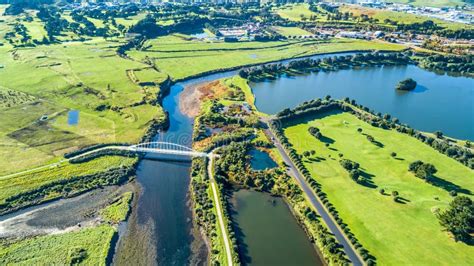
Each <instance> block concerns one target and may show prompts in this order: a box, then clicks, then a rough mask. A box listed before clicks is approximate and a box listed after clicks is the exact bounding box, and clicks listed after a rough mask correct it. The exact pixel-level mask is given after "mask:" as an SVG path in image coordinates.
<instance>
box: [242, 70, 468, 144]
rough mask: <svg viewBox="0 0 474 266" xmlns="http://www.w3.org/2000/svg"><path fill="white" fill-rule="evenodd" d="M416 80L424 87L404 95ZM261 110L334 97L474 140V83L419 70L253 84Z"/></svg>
mask: <svg viewBox="0 0 474 266" xmlns="http://www.w3.org/2000/svg"><path fill="white" fill-rule="evenodd" d="M406 78H413V79H414V80H415V81H417V83H418V86H417V88H416V89H415V90H414V91H411V92H399V91H397V90H396V89H395V87H396V84H397V83H398V82H399V81H401V80H404V79H406ZM251 87H252V90H253V92H254V94H255V96H256V97H255V98H256V105H257V108H258V109H259V110H260V111H262V112H265V113H270V114H275V113H277V112H278V111H280V110H282V109H284V108H286V107H294V106H296V105H298V104H300V103H302V102H304V101H308V100H312V99H314V98H322V97H324V96H326V95H331V96H332V97H333V98H338V99H342V98H345V97H349V98H351V99H355V100H356V101H357V102H358V103H360V104H362V105H364V106H367V107H369V108H371V109H374V110H375V111H376V112H381V113H389V114H391V115H392V117H396V118H398V119H400V121H401V122H402V123H407V124H408V125H410V126H412V127H414V128H416V129H419V130H423V131H429V132H433V131H436V130H441V131H442V132H444V133H445V134H446V135H448V136H451V137H456V138H460V139H471V140H474V104H473V103H474V79H472V78H466V77H452V76H448V75H440V74H436V73H433V72H429V71H426V70H423V69H421V68H419V67H417V66H413V65H409V66H388V67H387V66H385V67H370V68H363V69H350V70H339V71H336V72H320V73H313V74H309V75H304V76H296V77H291V78H289V77H282V78H279V79H276V80H274V81H267V82H260V83H253V84H251Z"/></svg>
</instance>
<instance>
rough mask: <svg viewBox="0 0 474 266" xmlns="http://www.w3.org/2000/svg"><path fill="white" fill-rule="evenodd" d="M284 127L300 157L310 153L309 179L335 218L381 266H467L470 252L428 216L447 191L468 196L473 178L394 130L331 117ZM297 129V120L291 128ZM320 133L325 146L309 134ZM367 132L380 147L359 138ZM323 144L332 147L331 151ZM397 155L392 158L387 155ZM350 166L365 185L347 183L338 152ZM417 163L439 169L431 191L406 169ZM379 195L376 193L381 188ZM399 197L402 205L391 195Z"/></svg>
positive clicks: (350, 117)
mask: <svg viewBox="0 0 474 266" xmlns="http://www.w3.org/2000/svg"><path fill="white" fill-rule="evenodd" d="M300 122H301V123H299V124H296V125H291V126H289V127H287V128H286V129H285V134H286V136H287V137H288V138H289V141H290V142H291V143H292V144H293V145H294V148H295V149H296V150H297V151H298V153H299V154H302V153H303V152H304V151H307V150H316V155H315V156H314V158H311V159H305V165H306V167H307V168H308V170H309V171H310V172H311V174H312V176H313V177H314V178H315V179H316V180H317V181H318V182H319V183H321V184H322V188H323V191H325V192H326V193H327V195H328V199H329V201H330V202H331V203H332V204H334V206H335V207H336V209H337V210H338V212H339V214H340V216H341V218H342V219H343V220H344V222H345V223H347V224H348V225H349V228H350V229H351V231H352V232H353V233H354V234H355V236H356V237H357V238H358V239H359V240H360V242H361V243H362V244H363V246H364V247H365V248H367V249H368V250H369V251H370V252H371V253H372V254H373V255H375V257H376V258H377V262H378V263H379V264H381V265H407V264H410V265H432V264H440V263H442V262H444V263H446V262H449V264H452V265H468V264H471V263H472V256H471V254H473V253H474V247H473V246H469V245H466V244H464V243H456V242H454V240H453V239H451V238H450V237H449V235H448V234H447V233H446V232H443V231H442V228H441V226H440V225H439V223H438V221H437V218H436V217H435V215H434V212H435V211H436V210H437V209H438V208H439V209H444V208H445V207H446V206H447V204H448V203H449V202H450V201H451V200H452V197H451V196H450V195H449V192H448V191H450V190H456V191H458V194H468V195H472V192H474V182H473V181H472V180H473V178H474V172H473V171H472V170H470V169H469V168H467V167H465V166H463V165H461V164H460V163H458V162H456V161H455V160H453V159H451V158H449V157H447V156H445V155H442V154H440V153H438V152H437V151H435V150H434V149H432V148H431V147H429V146H427V145H425V144H423V143H421V142H419V141H418V140H416V139H415V138H412V137H409V136H407V135H404V134H400V133H397V132H396V131H391V130H383V129H380V128H375V127H372V126H370V125H369V124H367V123H365V122H362V121H360V120H358V119H357V118H356V117H355V116H353V115H351V114H349V113H336V114H331V115H329V114H328V115H327V116H324V117H319V118H318V119H315V120H311V121H309V122H308V121H300ZM295 123H296V122H295ZM309 126H316V127H318V128H319V129H320V130H321V133H322V135H323V136H324V137H325V138H323V140H324V142H322V141H319V140H317V139H316V138H314V137H313V136H311V135H310V134H309V132H308V127H309ZM358 128H362V130H363V133H366V134H370V135H371V136H373V137H374V138H375V140H376V141H379V142H380V143H381V147H379V146H376V145H374V144H372V143H371V142H369V141H368V140H367V138H366V136H364V135H363V134H361V133H358V132H357V129H358ZM325 143H331V144H330V145H329V147H326V146H325ZM391 152H396V153H397V156H396V158H393V157H391ZM339 153H341V154H343V158H346V159H350V160H353V161H356V162H358V163H359V164H360V166H361V169H362V170H363V171H364V174H363V175H364V176H365V177H366V178H368V179H369V180H370V182H371V184H370V185H361V184H357V183H356V182H354V181H352V180H351V179H350V177H349V175H348V173H347V172H346V171H345V169H344V168H342V166H340V164H339V159H338V158H339V156H338V154H339ZM415 160H422V161H424V162H428V163H432V164H434V165H435V167H436V168H437V169H438V173H437V174H436V182H434V185H432V184H428V183H426V182H424V181H422V180H421V179H418V178H416V177H415V176H414V175H413V174H412V173H410V172H409V171H408V165H409V164H410V163H411V162H413V161H415ZM381 188H383V189H385V191H386V194H385V195H381V194H380V193H379V189H381ZM392 191H398V192H399V193H400V196H401V197H402V198H403V199H404V203H396V202H394V201H393V199H392V197H391V196H389V195H388V194H390V193H391V192H392Z"/></svg>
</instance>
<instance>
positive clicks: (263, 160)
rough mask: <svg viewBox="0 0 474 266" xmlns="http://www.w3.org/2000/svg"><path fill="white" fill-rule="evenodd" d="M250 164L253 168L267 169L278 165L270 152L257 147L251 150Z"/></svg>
mask: <svg viewBox="0 0 474 266" xmlns="http://www.w3.org/2000/svg"><path fill="white" fill-rule="evenodd" d="M250 165H251V166H252V169H253V170H265V169H269V168H274V167H277V166H278V165H277V163H276V162H275V161H273V159H272V158H271V157H270V155H269V154H268V153H266V152H264V151H261V150H257V149H252V150H251V151H250Z"/></svg>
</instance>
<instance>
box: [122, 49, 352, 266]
mask: <svg viewBox="0 0 474 266" xmlns="http://www.w3.org/2000/svg"><path fill="white" fill-rule="evenodd" d="M347 54H351V53H342V54H341V55H347ZM330 56H333V55H329V54H326V55H316V56H311V58H325V57H330ZM291 60H292V59H289V60H282V61H280V62H281V63H283V64H286V63H288V62H290V61H291ZM237 72H238V70H231V71H225V72H220V73H216V74H209V75H205V76H204V77H199V78H193V79H190V80H188V81H184V82H179V83H177V84H175V85H173V86H172V87H171V89H170V93H169V94H168V95H167V96H166V97H164V99H163V103H162V105H163V108H164V109H165V110H166V111H167V112H168V116H169V119H170V127H169V129H168V130H167V131H166V132H161V133H159V134H157V135H156V136H155V139H156V140H161V141H168V142H173V143H177V144H181V145H187V146H190V145H191V140H192V127H193V120H192V119H190V118H189V117H188V116H186V115H185V114H183V113H182V112H181V111H180V109H179V101H180V97H179V95H180V93H181V92H182V91H183V89H184V88H185V87H186V86H192V85H195V84H199V83H204V82H210V81H213V80H217V79H221V78H225V77H231V76H233V75H236V74H237ZM190 166H191V164H190V162H170V161H162V160H156V158H153V157H152V156H150V157H148V158H145V159H143V160H142V161H141V162H140V164H139V166H138V169H137V181H138V183H139V185H140V186H141V193H140V195H139V197H138V202H137V204H136V206H134V208H133V210H132V213H131V215H130V218H129V221H128V223H127V227H126V229H125V230H124V232H122V233H121V236H120V239H119V242H118V248H117V250H116V253H115V257H114V264H117V265H128V264H130V263H132V264H161V265H185V264H204V263H206V260H207V253H206V252H207V248H206V246H205V243H204V240H203V239H202V238H201V236H200V234H199V232H198V230H197V228H194V227H193V223H192V212H191V208H190V203H189V194H188V193H189V173H190V172H189V171H190ZM290 216H291V215H290Z"/></svg>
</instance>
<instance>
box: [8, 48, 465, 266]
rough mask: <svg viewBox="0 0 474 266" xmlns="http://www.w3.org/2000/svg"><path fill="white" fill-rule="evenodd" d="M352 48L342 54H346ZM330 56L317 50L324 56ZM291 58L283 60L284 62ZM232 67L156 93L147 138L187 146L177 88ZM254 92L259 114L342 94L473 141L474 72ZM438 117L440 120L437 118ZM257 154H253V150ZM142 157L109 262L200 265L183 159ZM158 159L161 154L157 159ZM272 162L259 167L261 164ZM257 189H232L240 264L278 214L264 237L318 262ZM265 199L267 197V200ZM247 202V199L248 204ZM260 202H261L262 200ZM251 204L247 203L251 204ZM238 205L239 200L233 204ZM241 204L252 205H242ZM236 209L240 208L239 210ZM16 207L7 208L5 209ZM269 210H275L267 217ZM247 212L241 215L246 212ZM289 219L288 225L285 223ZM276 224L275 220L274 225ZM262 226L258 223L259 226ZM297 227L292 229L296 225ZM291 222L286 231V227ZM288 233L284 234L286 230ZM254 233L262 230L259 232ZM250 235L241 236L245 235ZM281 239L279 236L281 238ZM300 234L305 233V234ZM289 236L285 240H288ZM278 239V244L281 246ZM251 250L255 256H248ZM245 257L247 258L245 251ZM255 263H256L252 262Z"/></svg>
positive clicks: (345, 76) (298, 81) (311, 79)
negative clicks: (405, 88) (402, 84)
mask: <svg viewBox="0 0 474 266" xmlns="http://www.w3.org/2000/svg"><path fill="white" fill-rule="evenodd" d="M348 54H353V53H343V55H348ZM329 56H334V55H330V54H329V55H318V56H312V58H324V57H329ZM292 60H295V59H289V60H283V61H281V63H283V64H285V63H288V62H290V61H292ZM235 74H237V70H234V71H226V72H222V73H218V74H210V75H207V76H205V77H201V78H194V79H191V80H188V81H184V82H179V83H177V84H175V85H174V86H172V87H171V89H170V93H169V95H167V96H166V97H165V98H164V99H163V108H164V109H165V110H166V111H167V112H168V115H169V119H170V127H169V129H168V130H167V131H166V132H161V133H159V134H157V135H156V136H155V139H157V140H158V139H159V140H164V141H169V142H173V143H178V144H182V145H191V139H192V127H193V121H192V119H190V118H189V117H187V116H186V115H184V114H183V113H181V111H180V108H179V100H180V99H179V95H180V93H181V92H182V91H183V89H184V87H186V86H190V85H195V84H198V83H203V82H209V81H213V80H217V79H221V78H225V77H230V76H233V75H235ZM407 77H412V78H414V79H415V80H416V81H417V82H418V84H419V86H418V87H417V89H416V90H415V91H413V92H406V93H399V92H396V91H395V90H394V87H395V84H396V83H397V82H398V81H400V80H402V79H404V78H407ZM250 85H251V87H252V90H253V93H254V94H255V96H256V106H257V108H258V109H259V110H260V111H262V112H266V113H270V114H272V113H276V112H278V111H279V110H281V109H283V108H285V107H293V106H296V105H297V104H299V103H301V102H303V101H306V100H311V99H314V98H317V97H324V96H325V95H328V94H330V95H331V96H332V97H334V98H343V97H350V98H352V99H356V100H357V101H358V102H359V103H361V104H363V105H365V106H368V107H370V108H373V109H375V110H376V111H377V112H382V113H389V114H391V115H392V116H394V117H397V118H399V119H400V120H401V121H402V122H403V123H408V124H409V125H410V126H413V127H414V128H417V129H421V130H426V131H434V130H442V131H443V132H444V133H445V134H447V135H449V136H452V137H457V138H462V139H471V140H474V79H470V78H463V77H457V78H454V77H449V76H446V75H439V74H435V73H432V72H428V71H425V70H423V69H420V68H418V67H416V66H412V65H410V66H396V67H370V68H365V69H350V70H340V71H337V72H321V73H314V74H309V75H304V76H296V77H282V78H279V79H277V80H274V81H267V82H261V83H253V84H250ZM440 121H442V122H440ZM256 157H258V155H256ZM159 159H160V158H154V157H152V156H147V157H146V158H144V159H143V160H141V162H140V164H139V166H138V169H137V183H138V185H139V186H140V191H141V192H140V195H139V196H138V197H136V200H135V201H134V205H133V208H132V213H131V215H130V218H129V220H128V221H127V223H126V224H125V225H123V226H121V227H120V238H119V241H118V243H117V248H116V252H115V256H114V258H113V264H116V265H144V264H146V265H157V264H160V265H188V264H192V265H204V264H207V263H208V261H207V252H208V248H207V246H206V243H205V241H204V239H202V237H201V235H200V233H199V231H198V229H197V228H195V227H194V226H193V222H192V212H191V206H190V202H189V194H188V193H189V172H190V162H186V161H164V160H159ZM161 159H162V158H161ZM271 166H272V165H270V164H269V165H265V166H262V167H263V168H267V167H271ZM253 193H257V192H252V193H249V192H239V193H236V194H235V197H236V198H235V200H237V202H238V204H237V205H235V207H236V211H237V216H236V219H237V220H238V226H239V227H240V228H241V230H242V231H241V232H240V233H242V235H241V236H244V237H245V238H246V239H243V243H244V245H245V246H246V247H244V248H246V249H247V250H246V251H247V252H246V253H245V256H249V257H248V258H246V259H245V260H244V261H246V262H247V263H251V262H252V260H253V262H259V263H262V264H264V263H265V261H267V259H264V258H272V253H271V251H268V252H263V250H261V245H260V244H259V243H260V242H261V241H262V240H261V239H259V238H258V236H257V233H255V228H254V226H255V224H254V223H253V222H261V223H260V226H262V225H265V223H268V222H271V220H272V219H278V220H279V221H281V219H282V218H281V217H285V221H287V222H288V224H283V225H282V224H278V223H276V225H275V226H273V227H269V228H266V229H268V230H273V231H268V232H271V234H272V239H273V240H272V241H278V239H279V238H278V237H279V236H278V235H275V233H274V232H278V231H279V230H282V229H281V228H285V230H290V229H291V228H293V229H294V230H295V231H294V234H293V233H291V232H293V231H287V232H286V233H287V234H286V236H282V238H280V239H284V240H283V241H280V242H279V245H281V246H280V247H279V249H280V250H285V251H290V253H289V254H291V250H292V249H298V245H299V244H298V245H295V244H294V243H302V244H301V245H304V247H305V248H304V249H298V250H295V252H294V254H298V256H300V259H301V262H302V263H303V264H314V262H319V260H318V259H317V257H316V256H315V254H316V253H315V252H314V250H312V249H311V245H310V243H309V241H307V242H305V239H306V237H304V236H303V237H302V235H303V234H302V232H301V231H302V230H301V229H300V228H299V227H298V226H295V224H296V223H295V221H294V220H292V215H291V212H289V210H287V208H286V206H284V204H283V203H282V202H278V204H280V205H276V207H275V208H274V209H271V208H268V207H265V206H264V205H262V206H260V207H259V206H256V205H255V203H258V202H260V203H262V202H261V198H265V197H267V196H265V195H257V194H253ZM268 200H270V201H271V199H267V202H268ZM249 204H250V205H249ZM262 204H263V203H262ZM254 205H255V206H254ZM239 206H240V207H239ZM245 206H253V207H254V208H253V207H252V208H246V207H245ZM239 209H240V213H239ZM254 213H260V214H261V215H262V217H266V218H269V220H268V221H267V220H261V221H252V220H251V219H252V216H253V214H254ZM20 214H21V213H15V214H12V216H15V215H20ZM275 215H276V216H275ZM246 217H247V218H246ZM290 224H291V226H289V225H290ZM277 225H280V227H278V226H277ZM262 228H264V227H262ZM298 228H299V229H298ZM293 229H291V230H293ZM288 232H290V234H288ZM260 233H263V234H261V235H262V237H264V233H265V232H263V231H261V232H260ZM250 235H251V236H252V237H250V238H248V237H249V236H250ZM285 239H286V240H285ZM306 240H307V239H306ZM289 243H293V244H291V245H292V246H289V245H290V244H289ZM285 245H286V246H285ZM253 254H258V255H253ZM252 257H253V258H252ZM257 264H258V263H257Z"/></svg>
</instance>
